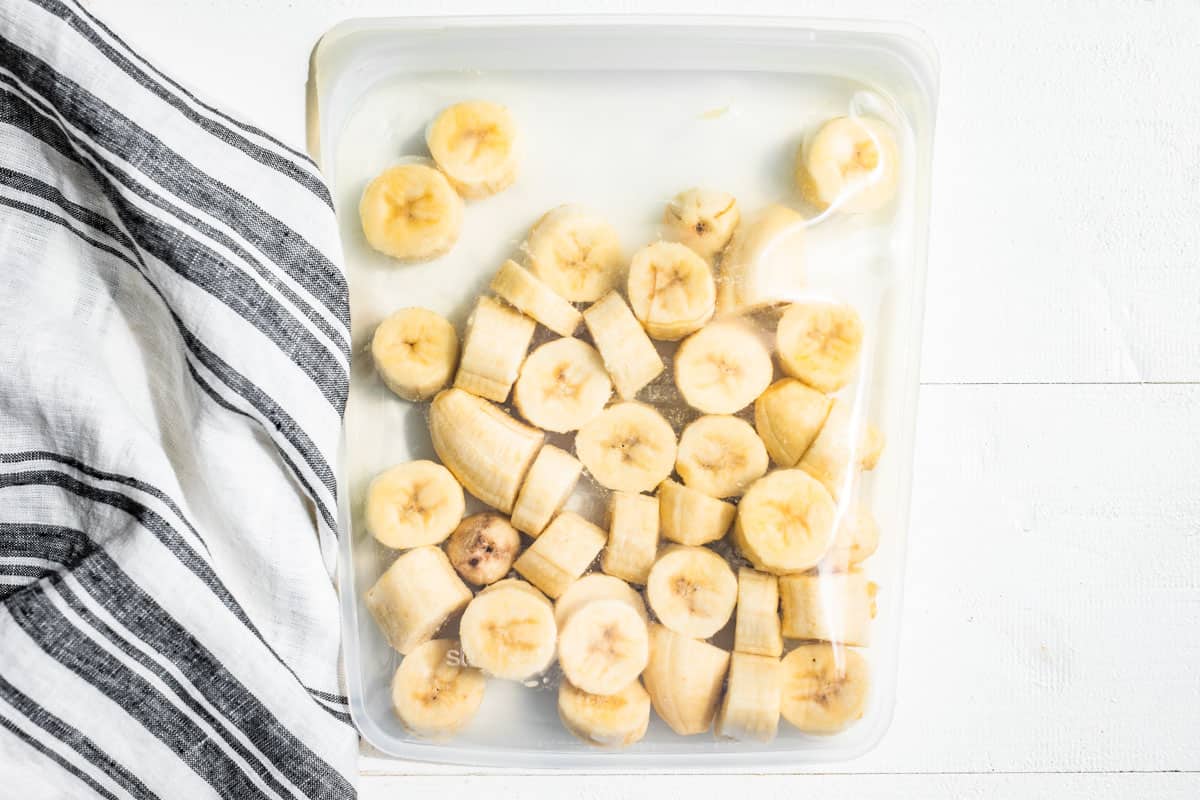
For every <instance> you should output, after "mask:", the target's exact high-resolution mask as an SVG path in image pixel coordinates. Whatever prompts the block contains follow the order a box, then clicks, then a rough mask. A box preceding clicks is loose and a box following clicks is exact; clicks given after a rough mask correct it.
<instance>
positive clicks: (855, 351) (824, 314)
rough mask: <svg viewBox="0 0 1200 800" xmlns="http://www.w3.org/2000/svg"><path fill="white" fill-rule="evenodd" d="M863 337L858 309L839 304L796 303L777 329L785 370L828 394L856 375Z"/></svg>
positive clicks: (776, 337)
mask: <svg viewBox="0 0 1200 800" xmlns="http://www.w3.org/2000/svg"><path fill="white" fill-rule="evenodd" d="M862 340H863V324H862V319H861V318H860V317H859V316H858V312H857V311H855V310H854V308H853V307H852V306H848V305H842V304H837V303H822V302H813V301H810V302H803V303H792V304H791V305H790V306H788V308H787V310H786V311H784V312H783V317H782V318H780V320H779V327H778V328H776V332H775V343H776V349H777V350H778V352H779V365H780V366H781V367H783V371H784V372H786V373H787V374H788V375H791V376H792V377H793V378H798V379H800V380H802V381H804V382H805V383H806V384H808V385H809V386H811V387H813V388H814V389H816V390H818V391H822V392H826V393H828V392H836V391H837V390H838V389H840V388H842V387H843V386H845V385H846V384H847V383H849V382H850V381H851V380H852V379H853V378H854V373H855V371H856V369H857V368H858V355H859V352H860V351H861V350H862Z"/></svg>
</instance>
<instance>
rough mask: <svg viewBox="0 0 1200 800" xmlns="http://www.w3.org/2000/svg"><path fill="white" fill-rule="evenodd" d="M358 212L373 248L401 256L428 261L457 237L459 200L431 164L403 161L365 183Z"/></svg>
mask: <svg viewBox="0 0 1200 800" xmlns="http://www.w3.org/2000/svg"><path fill="white" fill-rule="evenodd" d="M358 214H359V217H360V218H361V221H362V229H363V235H364V236H366V238H367V244H369V245H371V247H373V248H375V249H376V250H378V251H379V252H381V253H383V254H384V255H388V256H391V257H392V258H395V259H399V260H400V261H430V260H432V259H434V258H437V257H438V256H440V255H444V254H445V253H448V252H450V249H451V248H452V247H454V243H455V242H457V241H458V232H459V229H460V228H461V227H462V218H463V201H462V198H461V197H459V196H458V192H456V191H454V187H453V186H451V185H450V182H449V181H448V180H446V176H445V175H443V174H442V173H440V172H438V171H437V170H436V169H434V168H433V167H427V166H425V165H424V164H401V165H399V166H395V167H390V168H389V169H386V170H384V171H383V172H382V173H381V174H380V175H379V176H378V177H377V178H375V179H374V180H373V181H371V182H370V183H369V184H367V188H366V191H364V192H363V196H362V200H361V201H359V204H358Z"/></svg>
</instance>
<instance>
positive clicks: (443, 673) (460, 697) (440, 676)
mask: <svg viewBox="0 0 1200 800" xmlns="http://www.w3.org/2000/svg"><path fill="white" fill-rule="evenodd" d="M460 655H461V651H460V650H459V644H458V642H456V641H454V640H453V639H434V640H432V641H429V642H426V643H425V644H423V645H421V646H420V647H418V648H417V649H416V650H414V651H413V652H411V653H409V654H408V655H407V656H405V657H404V660H403V661H401V662H400V668H399V669H397V670H396V674H395V676H394V677H393V678H392V708H394V709H395V711H396V716H397V717H399V718H400V722H401V723H403V724H404V727H406V728H408V729H409V730H410V731H412V732H413V733H415V734H417V735H418V736H422V737H425V738H427V739H433V740H435V741H445V740H447V739H450V738H451V737H453V736H454V735H455V734H456V733H458V732H459V731H461V730H462V729H463V728H465V727H466V726H467V725H468V724H469V723H470V722H471V720H472V719H473V718H474V717H475V712H477V711H478V710H479V706H480V704H481V703H482V702H483V692H484V689H485V688H486V684H487V681H486V679H485V678H484V677H483V673H482V672H480V671H479V670H477V669H472V668H471V667H468V666H466V664H464V663H463V661H462V659H461V658H460Z"/></svg>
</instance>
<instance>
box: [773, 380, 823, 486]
mask: <svg viewBox="0 0 1200 800" xmlns="http://www.w3.org/2000/svg"><path fill="white" fill-rule="evenodd" d="M832 404H833V401H832V400H831V399H830V398H829V397H827V396H825V395H824V394H822V393H821V392H818V391H817V390H816V389H812V388H810V387H808V386H805V385H804V384H803V383H801V382H800V381H798V380H796V379H795V378H784V379H783V380H781V381H776V382H775V383H773V384H771V386H770V387H769V388H768V389H767V390H766V391H765V392H763V393H762V394H761V395H759V397H758V399H757V400H755V401H754V429H755V430H756V431H757V432H758V435H759V437H760V438H761V439H762V441H763V444H764V445H766V447H767V453H768V454H769V455H770V456H771V460H772V461H774V462H775V463H776V464H778V465H779V466H781V467H794V466H796V465H797V464H799V463H800V459H801V458H803V457H804V453H805V452H806V451H807V450H808V448H809V446H810V445H812V443H813V440H815V439H816V438H817V434H818V433H820V432H821V426H823V425H824V424H825V418H826V417H828V416H829V409H830V408H831V406H832Z"/></svg>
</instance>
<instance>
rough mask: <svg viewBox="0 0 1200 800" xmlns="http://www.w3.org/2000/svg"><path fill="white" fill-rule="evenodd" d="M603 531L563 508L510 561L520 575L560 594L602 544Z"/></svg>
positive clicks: (588, 564)
mask: <svg viewBox="0 0 1200 800" xmlns="http://www.w3.org/2000/svg"><path fill="white" fill-rule="evenodd" d="M604 539H605V537H604V531H602V530H601V529H600V528H597V527H596V526H595V525H593V524H592V523H590V522H588V521H587V520H586V519H584V518H583V517H581V516H579V515H578V514H576V513H575V512H573V511H564V512H562V513H561V514H559V515H558V516H557V517H555V518H554V521H553V522H551V523H550V525H549V526H548V527H547V528H546V530H544V531H542V535H541V536H539V537H538V538H537V539H536V540H535V541H534V543H533V544H531V545H530V546H529V548H528V549H526V550H525V552H524V553H522V554H521V557H520V558H518V559H517V561H516V563H515V564H513V569H515V570H516V571H517V572H518V573H520V575H521V576H522V577H524V578H525V579H526V580H528V581H529V582H530V583H532V584H533V585H534V586H536V587H538V588H539V589H541V590H542V591H543V592H545V593H546V594H547V595H549V596H550V597H554V598H557V597H560V596H561V595H562V593H563V592H564V591H566V589H567V587H568V586H570V585H571V583H572V582H573V581H575V580H576V579H578V578H579V576H580V575H582V574H583V573H584V572H586V571H587V568H588V567H589V566H591V563H592V562H593V561H594V560H595V559H596V556H597V555H599V554H600V549H601V548H602V547H604Z"/></svg>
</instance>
